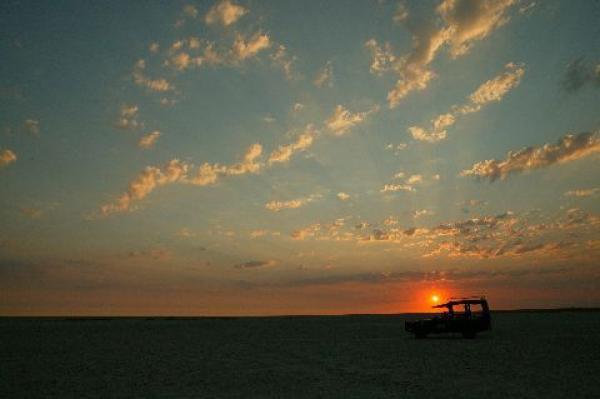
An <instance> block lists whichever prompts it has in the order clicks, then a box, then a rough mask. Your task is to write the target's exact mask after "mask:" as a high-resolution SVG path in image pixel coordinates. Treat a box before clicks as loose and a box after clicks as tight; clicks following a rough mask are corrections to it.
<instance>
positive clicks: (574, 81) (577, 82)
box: [561, 57, 600, 93]
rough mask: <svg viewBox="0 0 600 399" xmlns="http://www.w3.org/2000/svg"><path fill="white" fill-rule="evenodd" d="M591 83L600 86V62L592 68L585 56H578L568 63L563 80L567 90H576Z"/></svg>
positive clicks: (563, 85)
mask: <svg viewBox="0 0 600 399" xmlns="http://www.w3.org/2000/svg"><path fill="white" fill-rule="evenodd" d="M589 83H595V84H596V87H600V64H597V65H596V66H595V67H593V68H592V66H590V65H589V64H588V63H587V62H586V61H585V58H584V57H580V58H577V59H576V60H574V61H572V62H570V63H569V64H568V65H567V70H566V71H565V75H564V77H563V80H562V82H561V84H562V87H563V89H564V90H566V91H567V92H571V93H573V92H576V91H577V90H579V89H581V88H582V87H584V86H585V85H587V84H589Z"/></svg>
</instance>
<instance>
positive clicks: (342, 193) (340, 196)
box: [336, 192, 350, 201]
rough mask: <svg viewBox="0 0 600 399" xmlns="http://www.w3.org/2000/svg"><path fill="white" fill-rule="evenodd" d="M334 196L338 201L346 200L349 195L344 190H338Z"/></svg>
mask: <svg viewBox="0 0 600 399" xmlns="http://www.w3.org/2000/svg"><path fill="white" fill-rule="evenodd" d="M336 196H337V198H338V199H339V200H340V201H348V200H349V199H350V195H349V194H346V193H344V192H339V193H337V195H336Z"/></svg>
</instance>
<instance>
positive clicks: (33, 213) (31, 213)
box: [19, 207, 44, 219]
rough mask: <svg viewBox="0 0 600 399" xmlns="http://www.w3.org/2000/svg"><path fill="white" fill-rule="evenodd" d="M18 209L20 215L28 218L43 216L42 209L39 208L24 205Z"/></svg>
mask: <svg viewBox="0 0 600 399" xmlns="http://www.w3.org/2000/svg"><path fill="white" fill-rule="evenodd" d="M19 211H20V212H21V215H23V216H25V217H28V218H30V219H40V218H41V217H42V216H44V211H43V210H42V209H40V208H34V207H26V208H21V209H20V210H19Z"/></svg>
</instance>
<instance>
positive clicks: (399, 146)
mask: <svg viewBox="0 0 600 399" xmlns="http://www.w3.org/2000/svg"><path fill="white" fill-rule="evenodd" d="M407 147H408V144H406V143H399V144H396V145H394V144H388V145H387V146H385V149H386V150H390V151H393V152H394V155H399V154H400V152H401V151H403V150H405V149H406V148H407Z"/></svg>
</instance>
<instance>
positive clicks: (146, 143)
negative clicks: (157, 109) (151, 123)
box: [138, 130, 161, 150]
mask: <svg viewBox="0 0 600 399" xmlns="http://www.w3.org/2000/svg"><path fill="white" fill-rule="evenodd" d="M160 135H161V133H160V132H159V131H158V130H155V131H153V132H152V133H149V134H147V135H145V136H143V137H142V138H140V141H138V147H139V148H142V149H144V150H148V149H150V148H152V147H154V144H155V143H156V141H157V140H158V138H159V137H160Z"/></svg>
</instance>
